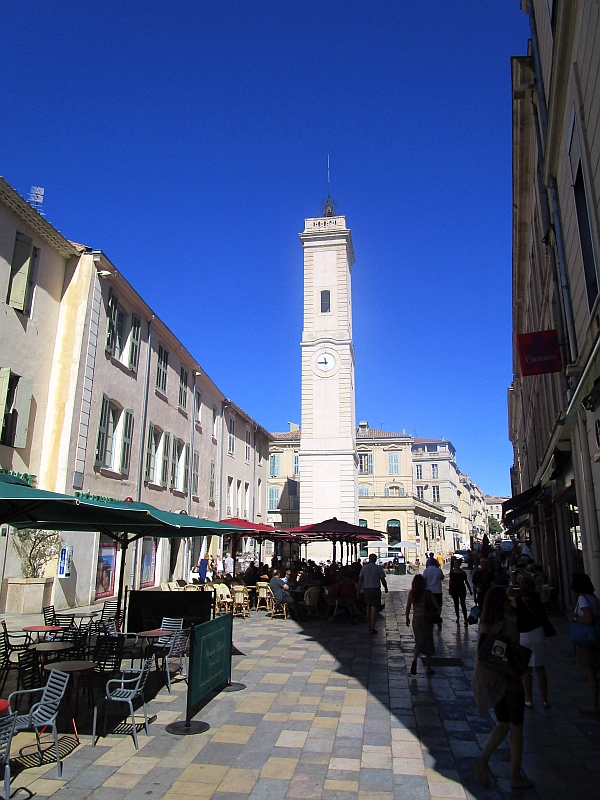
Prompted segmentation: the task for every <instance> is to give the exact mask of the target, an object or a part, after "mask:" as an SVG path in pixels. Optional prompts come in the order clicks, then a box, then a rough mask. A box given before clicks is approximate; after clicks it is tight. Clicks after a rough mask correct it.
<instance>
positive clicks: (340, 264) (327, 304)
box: [299, 198, 358, 558]
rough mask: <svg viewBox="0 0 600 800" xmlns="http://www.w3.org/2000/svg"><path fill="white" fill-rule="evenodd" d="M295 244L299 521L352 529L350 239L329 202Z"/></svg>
mask: <svg viewBox="0 0 600 800" xmlns="http://www.w3.org/2000/svg"><path fill="white" fill-rule="evenodd" d="M300 241H301V242H302V247H303V248H304V329H303V331H302V342H301V347H302V426H301V427H302V432H301V438H300V459H299V465H300V524H301V525H307V524H309V523H312V522H321V521H322V520H324V519H329V518H331V517H337V518H338V519H342V520H345V521H346V522H351V523H353V524H355V525H356V524H358V480H357V455H356V413H355V408H354V349H353V346H352V291H351V270H352V265H353V264H354V250H353V248H352V236H351V234H350V231H349V230H348V228H347V227H346V219H345V217H340V216H336V215H335V212H334V209H333V207H332V205H331V202H330V200H329V198H328V200H327V203H326V205H325V209H324V215H323V216H322V217H318V218H315V219H307V220H305V221H304V231H303V232H302V233H301V234H300ZM314 547H315V545H313V548H312V549H314ZM325 549H326V551H327V552H326V553H325V554H324V557H326V558H329V557H330V556H331V553H330V550H331V548H330V546H329V545H327V546H326V548H325ZM314 556H315V557H320V554H317V553H314Z"/></svg>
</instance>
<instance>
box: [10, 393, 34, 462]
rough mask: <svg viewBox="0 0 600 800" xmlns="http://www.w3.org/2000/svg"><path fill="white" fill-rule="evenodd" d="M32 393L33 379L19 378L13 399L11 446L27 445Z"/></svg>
mask: <svg viewBox="0 0 600 800" xmlns="http://www.w3.org/2000/svg"><path fill="white" fill-rule="evenodd" d="M32 393H33V381H32V380H31V379H30V378H19V380H18V383H17V386H16V390H15V399H14V401H13V430H14V440H13V447H16V448H21V447H27V433H28V431H29V412H30V410H31V395H32Z"/></svg>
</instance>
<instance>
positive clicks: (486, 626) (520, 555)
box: [406, 547, 600, 789]
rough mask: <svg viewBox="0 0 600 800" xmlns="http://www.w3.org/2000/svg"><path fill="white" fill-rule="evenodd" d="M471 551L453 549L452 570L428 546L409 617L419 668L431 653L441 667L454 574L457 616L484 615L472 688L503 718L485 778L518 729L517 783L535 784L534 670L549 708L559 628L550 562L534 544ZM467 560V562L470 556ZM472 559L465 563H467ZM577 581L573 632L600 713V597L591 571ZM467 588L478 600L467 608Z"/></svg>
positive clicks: (490, 746) (484, 707) (478, 762)
mask: <svg viewBox="0 0 600 800" xmlns="http://www.w3.org/2000/svg"><path fill="white" fill-rule="evenodd" d="M467 556H468V557H467V559H462V558H459V557H453V558H452V559H451V562H450V569H449V571H448V574H447V575H445V574H444V572H443V570H442V569H441V567H440V564H439V563H438V560H437V559H436V558H435V557H434V556H433V554H428V558H427V563H426V567H425V570H424V571H423V574H419V575H415V577H414V578H413V580H412V585H411V589H410V592H409V595H408V599H407V604H406V624H407V625H410V624H411V613H412V630H413V635H414V639H415V646H414V656H413V661H412V664H411V668H410V672H411V674H413V675H414V674H416V672H417V663H418V658H419V656H421V655H422V656H424V657H425V668H426V673H427V674H428V675H433V674H434V670H433V669H432V667H431V659H432V657H433V656H434V655H435V642H434V635H433V634H434V629H435V626H436V625H437V626H438V627H441V626H442V619H441V616H440V612H441V609H442V604H443V591H442V586H443V585H444V582H445V581H446V579H447V587H448V594H449V596H450V597H451V599H452V601H453V604H454V611H455V614H456V622H457V624H460V622H461V615H462V619H463V622H464V623H465V624H472V623H477V622H478V626H479V627H478V650H477V658H476V661H475V670H474V673H473V680H472V688H473V693H474V697H475V702H476V705H477V710H478V713H479V714H480V715H481V716H487V714H488V712H489V711H490V710H491V709H493V710H494V713H495V717H496V726H495V727H494V729H493V730H492V732H491V733H490V735H489V737H488V739H487V742H486V744H485V746H484V748H483V751H482V753H481V756H480V757H479V758H477V759H475V772H476V775H477V778H478V780H479V782H480V783H481V784H482V785H483V786H484V787H486V788H487V787H488V785H489V777H488V762H489V759H490V757H491V755H492V753H493V752H494V751H495V750H496V749H497V748H498V747H499V745H500V744H501V743H502V742H503V741H504V739H505V738H506V736H507V735H509V734H510V760H511V784H512V788H513V789H527V788H530V787H532V786H533V783H532V781H530V780H529V778H528V777H527V776H526V775H525V774H524V773H523V770H522V764H521V762H522V755H523V723H524V717H525V713H526V709H528V708H529V709H531V708H533V703H534V696H533V680H534V675H535V677H536V679H537V683H538V686H539V691H540V696H541V703H542V706H543V707H544V709H549V708H550V701H549V697H548V676H547V674H546V642H547V639H548V638H549V637H551V636H553V635H555V634H556V630H555V628H554V626H553V625H552V623H551V621H550V619H549V618H548V614H547V610H546V608H545V606H544V604H543V603H542V598H541V589H542V586H544V585H545V583H546V579H545V575H544V572H543V569H542V568H541V567H540V566H539V565H536V564H535V563H534V561H533V559H532V558H531V552H530V551H529V549H528V548H526V547H524V548H522V549H519V548H514V549H513V551H511V552H503V551H501V550H500V549H499V548H497V549H496V550H492V551H491V552H490V553H486V555H485V557H483V556H481V554H477V553H474V552H473V551H469V553H468V554H467ZM464 561H466V564H465V563H464ZM465 566H466V567H467V569H466V570H465V568H464V567H465ZM469 579H470V580H469ZM571 589H572V591H573V592H574V594H576V595H577V596H578V601H577V605H576V606H575V608H574V610H573V615H572V622H571V629H570V637H571V641H572V642H573V644H574V645H575V656H576V662H577V664H579V665H580V666H581V667H583V669H584V670H585V673H586V676H587V680H588V687H589V692H590V705H589V706H588V707H585V708H581V709H579V710H580V711H581V713H583V714H591V715H596V716H597V715H600V706H599V689H600V600H599V599H598V597H597V596H596V594H595V592H594V586H593V584H592V582H591V580H590V578H589V576H588V575H586V574H585V573H574V574H573V576H572V580H571ZM467 593H469V594H470V595H472V597H473V604H474V605H473V608H472V609H471V611H470V612H469V611H468V610H467V603H466V597H467Z"/></svg>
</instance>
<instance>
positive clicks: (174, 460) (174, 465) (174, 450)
mask: <svg viewBox="0 0 600 800" xmlns="http://www.w3.org/2000/svg"><path fill="white" fill-rule="evenodd" d="M178 457H179V441H178V440H177V439H176V438H175V437H173V444H172V446H171V489H177V472H178V466H179V463H178Z"/></svg>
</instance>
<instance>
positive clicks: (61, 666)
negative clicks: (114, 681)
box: [44, 661, 96, 741]
mask: <svg viewBox="0 0 600 800" xmlns="http://www.w3.org/2000/svg"><path fill="white" fill-rule="evenodd" d="M95 668H96V662H95V661H53V662H52V663H51V664H45V665H44V669H45V670H46V672H51V671H52V670H53V669H57V670H59V671H60V672H67V673H68V674H69V675H72V676H73V688H72V689H71V691H70V692H69V694H68V701H69V713H70V714H71V723H72V725H73V731H74V733H75V736H76V738H77V741H79V734H78V733H77V725H76V724H75V716H76V713H77V708H76V707H74V706H73V698H76V696H77V688H78V686H79V676H80V675H81V673H82V672H93V670H94V669H95Z"/></svg>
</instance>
